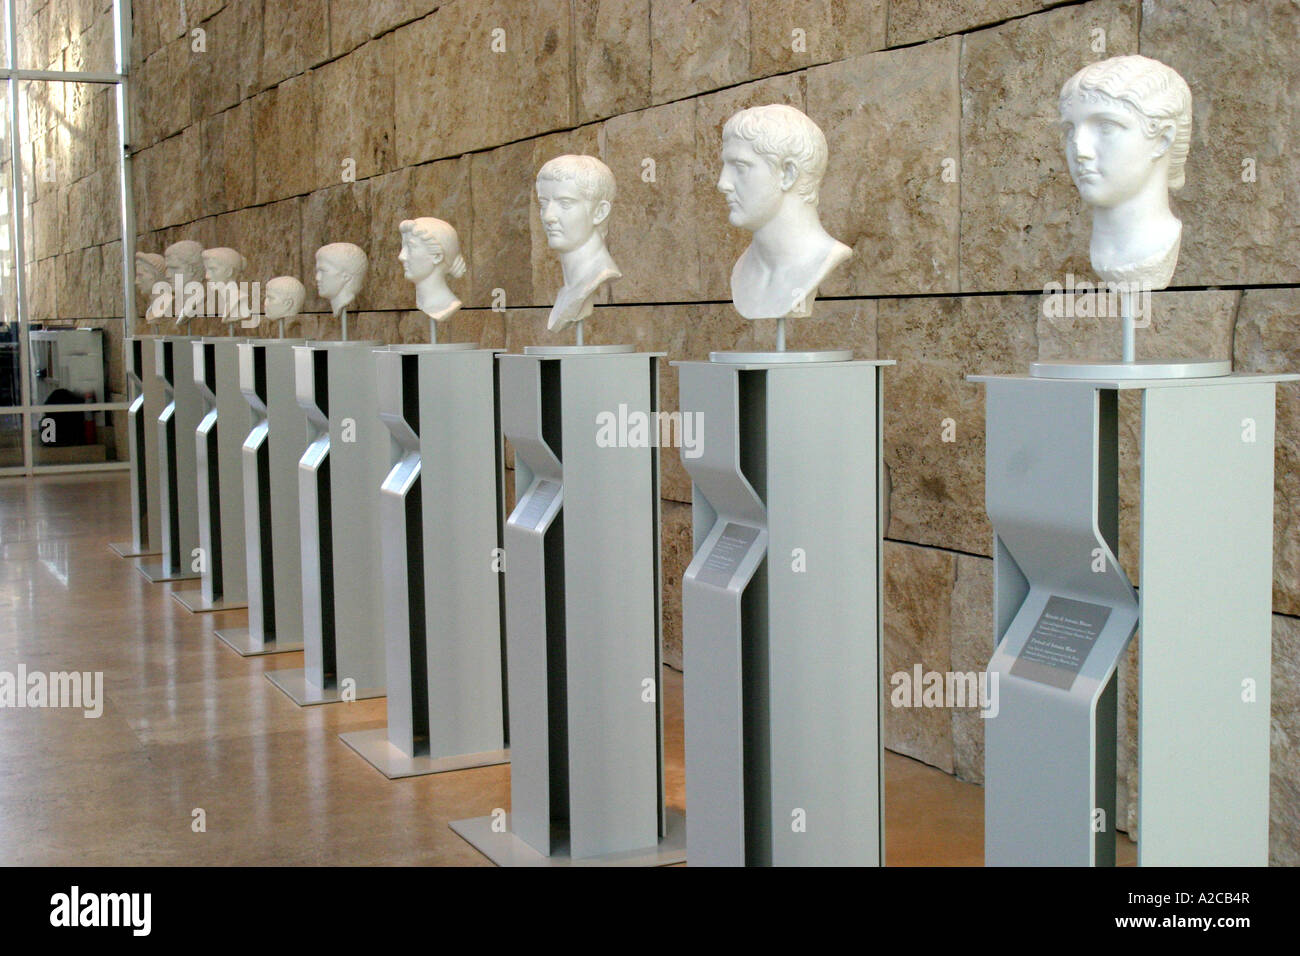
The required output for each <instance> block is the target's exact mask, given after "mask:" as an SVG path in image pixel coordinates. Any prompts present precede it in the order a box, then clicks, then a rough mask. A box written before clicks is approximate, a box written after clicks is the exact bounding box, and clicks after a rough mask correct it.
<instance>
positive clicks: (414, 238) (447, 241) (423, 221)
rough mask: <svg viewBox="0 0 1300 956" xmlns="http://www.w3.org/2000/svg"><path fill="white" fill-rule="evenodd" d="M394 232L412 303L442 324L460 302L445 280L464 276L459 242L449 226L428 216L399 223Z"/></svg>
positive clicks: (458, 306)
mask: <svg viewBox="0 0 1300 956" xmlns="http://www.w3.org/2000/svg"><path fill="white" fill-rule="evenodd" d="M398 230H399V231H400V232H401V235H402V251H401V252H400V253H399V254H398V256H397V259H398V261H399V262H401V263H402V270H403V273H404V274H405V276H406V278H407V279H408V280H409V281H411V282H413V283H415V304H416V306H417V307H418V308H419V310H420V311H421V312H423V313H424V314H425V315H427V316H428V317H429V318H431V319H433V320H434V321H435V322H445V321H447V319H449V318H451V317H452V315H453V314H455V312H456V310H457V309H459V308H460V299H458V298H456V294H455V293H454V292H452V291H451V289H450V288H449V287H448V285H447V278H448V277H449V276H450V277H451V278H453V279H459V278H460V277H461V276H463V275H464V274H465V257H464V256H462V255H461V254H460V239H459V237H457V235H456V230H455V229H453V228H452V227H451V224H450V223H447V222H443V221H442V220H441V219H434V218H432V217H430V216H422V217H420V218H419V219H406V220H403V221H402V223H401V225H400V226H399V227H398Z"/></svg>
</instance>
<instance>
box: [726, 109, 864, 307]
mask: <svg viewBox="0 0 1300 956" xmlns="http://www.w3.org/2000/svg"><path fill="white" fill-rule="evenodd" d="M826 161H827V148H826V137H825V136H824V135H823V134H822V131H821V128H820V127H819V126H818V125H817V124H816V123H814V122H813V121H812V120H810V119H809V118H808V117H807V116H805V115H804V114H803V113H801V112H800V111H799V110H797V109H795V108H794V107H793V106H784V105H780V104H773V105H770V106H756V107H753V108H752V109H746V110H741V111H740V112H739V113H736V114H735V115H734V116H732V117H731V118H730V119H729V120H727V122H726V125H725V126H723V128H722V172H721V174H720V175H719V176H718V190H719V191H720V192H721V193H722V195H723V196H724V197H725V199H726V201H727V208H728V210H729V219H730V221H731V224H732V225H733V226H739V227H740V228H742V229H746V230H748V231H749V232H751V233H753V235H754V238H753V240H752V241H751V242H750V244H749V247H748V248H747V249H746V250H745V251H744V253H742V254H741V256H740V258H739V259H738V260H736V265H735V267H734V268H733V269H732V270H731V299H732V303H733V304H734V305H735V307H736V311H737V312H739V313H740V314H741V315H742V316H744V317H745V318H747V319H781V318H787V317H790V318H797V317H801V316H806V315H809V314H810V313H811V312H812V303H813V300H814V299H815V298H816V296H817V287H818V286H819V285H821V283H822V281H823V280H824V279H825V278H826V276H827V275H829V274H830V272H831V270H832V269H835V268H836V267H837V266H839V265H840V264H841V263H842V262H844V261H845V260H846V259H848V258H849V256H851V255H853V250H852V249H850V248H849V247H848V246H846V245H845V244H844V243H842V242H838V241H837V240H836V239H834V238H833V237H832V236H831V235H830V234H828V233H827V232H826V230H825V229H823V228H822V224H821V219H820V218H819V216H818V212H817V202H818V190H819V188H820V186H821V181H822V176H823V175H824V174H825V172H826Z"/></svg>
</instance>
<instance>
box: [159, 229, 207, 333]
mask: <svg viewBox="0 0 1300 956" xmlns="http://www.w3.org/2000/svg"><path fill="white" fill-rule="evenodd" d="M163 260H164V261H165V263H166V269H167V274H168V275H169V276H171V277H172V281H173V283H174V284H175V287H176V290H177V291H178V292H179V293H180V298H176V296H175V295H173V299H174V301H173V302H172V303H171V308H172V311H173V312H174V313H175V317H176V324H177V325H184V324H186V323H188V322H189V321H190V319H192V318H194V317H195V316H197V315H198V314H199V313H200V312H201V311H202V310H203V276H204V271H205V270H204V265H203V246H202V245H200V244H199V243H197V242H195V241H194V240H193V239H182V240H181V241H180V242H173V243H172V244H171V245H170V246H168V247H167V248H166V249H164V250H163ZM192 290H193V291H194V292H197V294H193V293H192Z"/></svg>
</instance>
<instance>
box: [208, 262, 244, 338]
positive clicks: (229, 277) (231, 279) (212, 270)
mask: <svg viewBox="0 0 1300 956" xmlns="http://www.w3.org/2000/svg"><path fill="white" fill-rule="evenodd" d="M246 268H248V263H247V261H246V260H245V259H244V257H243V256H241V255H240V254H239V253H238V252H236V251H235V250H234V249H229V248H226V247H224V246H220V247H218V248H216V249H204V250H203V271H204V278H205V280H206V283H207V289H208V294H209V295H210V296H212V299H213V303H212V304H213V305H214V306H215V310H216V311H215V314H216V316H217V318H219V319H221V321H222V322H224V323H226V324H227V325H230V324H232V323H235V322H239V321H241V320H242V319H246V318H248V317H249V315H250V310H249V307H248V302H247V300H246V299H245V298H244V296H243V295H242V294H241V293H240V289H239V276H240V273H242V272H243V271H244V270H245V269H246Z"/></svg>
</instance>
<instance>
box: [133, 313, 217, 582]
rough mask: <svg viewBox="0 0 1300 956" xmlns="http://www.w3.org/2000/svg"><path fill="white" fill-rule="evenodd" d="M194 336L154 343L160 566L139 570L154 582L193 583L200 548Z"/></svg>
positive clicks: (198, 399) (198, 405) (198, 411)
mask: <svg viewBox="0 0 1300 956" xmlns="http://www.w3.org/2000/svg"><path fill="white" fill-rule="evenodd" d="M195 341H197V339H196V337H195V336H192V335H168V336H164V337H162V338H158V339H154V371H155V374H156V375H157V377H158V378H159V379H160V380H161V382H162V387H163V410H162V413H161V414H160V415H159V416H158V422H157V435H158V515H159V518H160V519H161V520H160V522H159V531H160V537H161V544H162V560H161V561H160V562H153V563H144V564H141V565H139V569H140V573H141V574H143V575H144V576H145V578H146V579H148V580H149V581H152V582H154V583H158V582H160V581H190V580H193V579H195V578H197V577H198V573H197V572H195V571H191V570H190V568H191V567H193V562H194V557H195V554H194V552H195V549H196V548H198V546H199V499H198V487H199V486H198V462H197V460H196V458H195V448H194V432H195V430H196V429H197V428H198V427H199V419H200V418H201V417H202V415H203V399H202V397H201V396H200V395H199V389H198V386H197V385H195V384H194V347H193V343H194V342H195Z"/></svg>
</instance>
